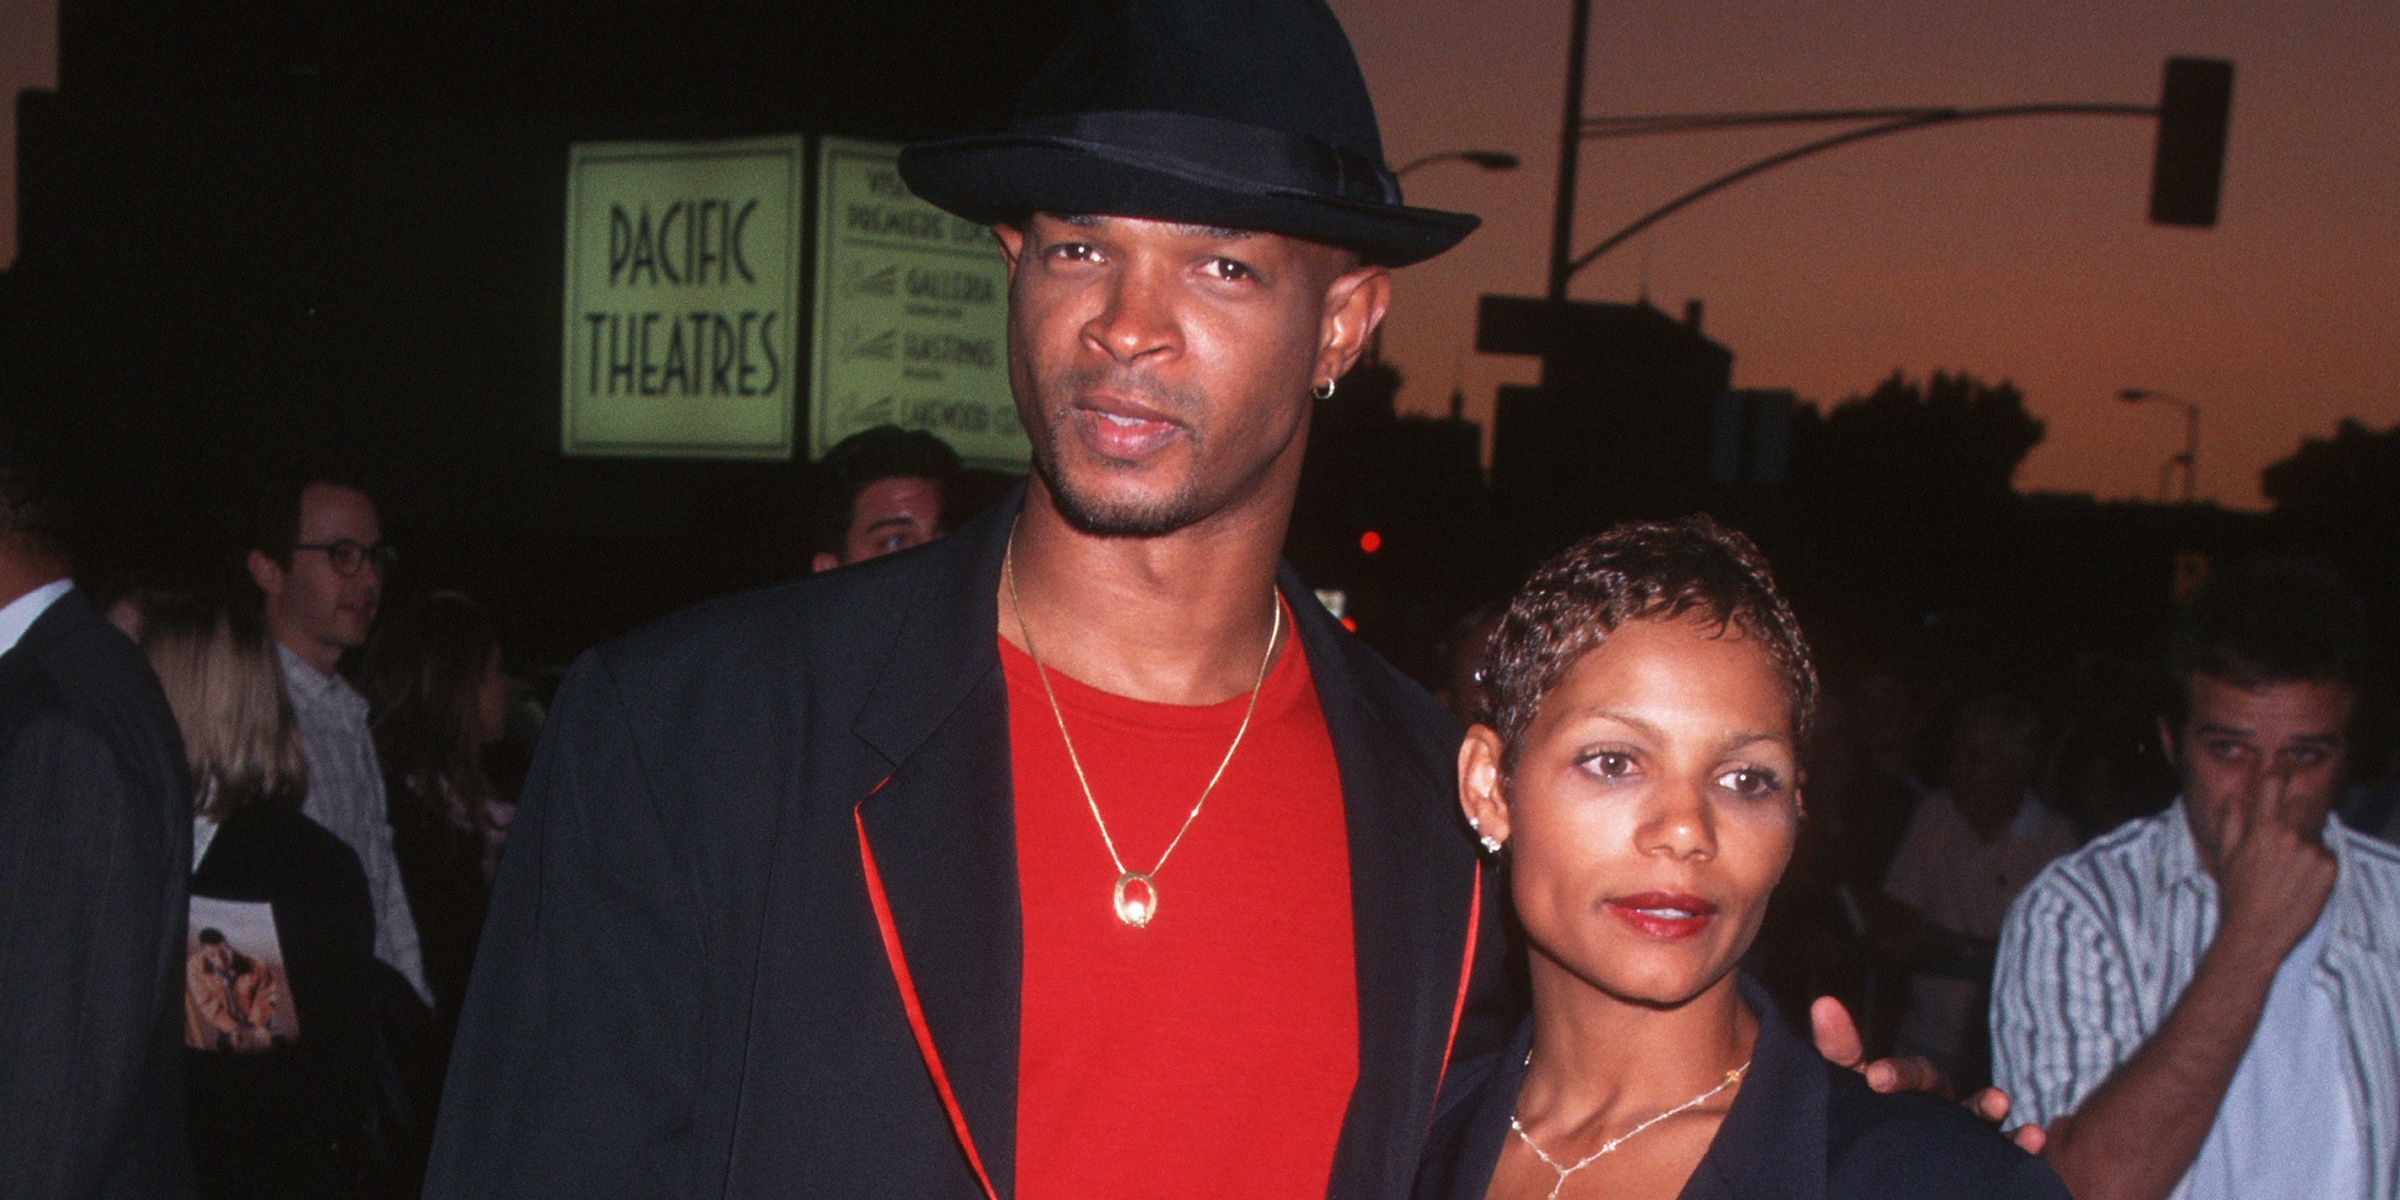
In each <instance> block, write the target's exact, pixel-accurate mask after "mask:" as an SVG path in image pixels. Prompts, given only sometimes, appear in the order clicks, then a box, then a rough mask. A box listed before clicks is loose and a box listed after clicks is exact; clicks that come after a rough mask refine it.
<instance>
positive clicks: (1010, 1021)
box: [427, 493, 1498, 1198]
mask: <svg viewBox="0 0 2400 1200" xmlns="http://www.w3.org/2000/svg"><path fill="white" fill-rule="evenodd" d="M1021 498H1022V494H1021V493H1019V495H1018V496H1016V497H1012V498H1011V499H1010V500H1008V501H1006V502H1004V503H1002V504H1000V505H997V506H995V508H994V510H993V511H991V512H988V513H986V514H985V515H984V516H983V517H981V518H978V519H977V520H976V521H973V522H970V523H969V524H968V526H967V527H965V528H962V529H961V530H959V531H958V532H957V533H955V534H953V535H952V536H950V537H948V538H945V539H942V540H940V541H937V542H934V543H932V544H930V545H928V546H925V547H922V548H920V549H917V550H913V551H908V552H904V553H902V554H898V555H892V556H888V557H885V558H881V559H877V560H874V561H873V562H871V563H868V564H864V565H862V566H860V567H858V568H854V569H849V570H843V571H838V572H831V573H827V574H824V575H817V576H813V577H810V578H808V579H805V580H799V581H795V582H792V583H789V584H785V585H782V586H779V587H774V588H769V589H766V590H763V591H758V592H752V593H749V594H745V595H740V596H734V597H730V598H726V599H723V600H720V601H714V602H711V603H708V604H704V605H701V606H699V607H696V608H694V609H691V610H688V611H686V612H684V613H682V614H679V615H677V616H674V617H670V618H668V619H666V620H664V621H662V622H659V623H658V624H655V625H653V626H651V627H649V628H647V629H645V630H643V631H641V632H638V633H636V634H634V635H633V636H631V637H628V638H625V639H623V640H620V641H618V642H615V643H612V644H610V645H607V646H604V647H601V648H600V649H598V650H595V651H593V652H592V653H590V654H587V655H586V656H584V658H583V659H582V660H581V661H580V662H579V663H578V664H577V665H576V667H575V669H574V670H573V671H572V672H571V673H570V674H569V676H568V678H567V680H566V682H565V683H564V684H563V685H562V686H561V688H560V692H559V696H558V699H557V702H556V704H555V706H554V707H553V710H552V716H551V719H550V725H549V728H548V729H547V730H546V731H545V732H544V735H543V739H542V745H541V748H540V750H539V752H538V753H537V755H536V759H535V763H534V767H533V771H532V775H531V778H530V780H529V782H528V784H527V787H526V791H525V795H524V799H523V803H522V807H521V808H520V809H519V815H518V818H517V822H516V825H515V827H514V828H513V829H512V830H511V832H510V838H509V850H508V855H507V860H506V864H505V865H504V866H503V868H502V870H501V873H500V879H499V881H498V884H497V886H496V888H495V891H494V895H493V900H492V908H491V911H490V915H489V918H488V920H487V922H486V925H485V932H484V937H483V944H482V947H481V950H480V953H479V956H478V958H477V960H476V968H475V973H474V979H473V982H472V984H471V985H470V987H469V993H468V1000H467V1005H466V1011H465V1014H464V1017H463V1020H462V1023H461V1026H460V1030H459V1036H458V1041H457V1046H456V1050H455V1053H454V1055H453V1057H452V1061H451V1067H450V1076H449V1085H448V1088H447V1090H446V1092H445V1094H444V1098H443V1104H442V1113H441V1126H440V1129H439V1132H438V1134H437V1137H436V1144H435V1147H434V1162H433V1167H432V1170H431V1172H430V1175H429V1179H428V1188H427V1191H428V1195H430V1196H433V1197H456V1196H503V1195H504V1196H511V1197H519V1196H522V1197H545V1196H558V1197H568V1196H575V1197H580V1196H584V1195H591V1194H606V1195H612V1196H710V1197H719V1196H730V1197H754V1196H755V1197H767V1196H774V1197H779V1198H780V1197H789V1196H870V1195H871V1196H907V1197H945V1196H946V1197H970V1196H977V1195H981V1194H982V1185H981V1184H979V1183H978V1182H977V1178H976V1175H975V1172H974V1171H973V1169H972V1168H971V1166H970V1164H969V1161H968V1156H967V1154H966V1153H965V1152H964V1149H963V1147H962V1142H961V1138H960V1137H959V1135H958V1134H957V1133H956V1132H955V1131H954V1127H953V1124H952V1121H951V1119H950V1117H949V1115H948V1110H947V1108H946V1105H945V1101H944V1098H943V1096H942V1094H941V1092H940V1090H939V1089H938V1087H937V1085H936V1083H935V1082H934V1076H935V1073H936V1069H937V1068H936V1065H935V1063H933V1062H929V1061H928V1059H927V1058H926V1057H925V1056H922V1055H920V1052H919V1045H918V1040H917V1034H916V1032H915V1030H914V1029H912V1025H911V1019H910V1018H911V1014H910V1013H909V1011H908V1009H907V1008H906V1007H905V1005H904V1002H903V993H902V990H901V987H900V985H899V984H898V983H897V982H896V976H897V975H898V973H899V972H898V971H897V970H896V968H895V961H896V960H897V961H904V962H905V964H906V969H907V973H908V975H909V976H910V977H911V979H912V980H913V984H914V988H913V991H914V996H915V999H916V1001H917V1004H918V1006H919V1012H920V1013H921V1016H922V1020H923V1029H924V1032H925V1035H926V1037H927V1039H928V1040H929V1042H930V1045H931V1047H932V1057H933V1059H935V1060H938V1071H939V1073H940V1074H941V1076H942V1077H943V1078H945V1079H946V1081H947V1083H948V1085H949V1089H950V1094H951V1097H952V1098H953V1099H954V1101H955V1104H956V1109H957V1112H958V1114H959V1119H960V1121H961V1122H962V1124H963V1127H964V1129H965V1131H966V1138H967V1139H969V1140H971V1142H972V1145H973V1150H974V1153H975V1155H976V1156H977V1157H978V1158H979V1159H980V1162H981V1164H982V1166H983V1167H984V1168H985V1170H986V1173H987V1174H988V1176H989V1177H990V1179H991V1182H992V1185H993V1188H994V1190H995V1192H996V1193H997V1194H998V1195H999V1196H1002V1197H1007V1196H1010V1195H1011V1194H1012V1192H1013V1185H1012V1178H1013V1171H1012V1170H1011V1164H1012V1161H1013V1157H1014V1149H1015V1146H1014V1142H1015V1128H1014V1121H1015V1103H1016V1090H1017V1082H1016V1066H1017V1033H1018V1001H1019V992H1020V959H1021V953H1020V952H1021V947H1020V944H1019V938H1020V930H1019V918H1018V898H1017V890H1016V864H1015V843H1014V835H1013V832H1012V820H1013V807H1012V802H1011V797H1010V786H1011V784H1010V769H1009V754H1008V744H1009V743H1008V713H1007V690H1006V686H1005V684H1004V682H1003V679H1002V676H1001V670H1000V663H999V654H998V650H997V646H996V639H997V637H998V628H997V616H996V612H995V603H994V601H995V597H996V596H997V595H998V588H999V578H1000V561H1001V553H1002V549H1003V547H1004V544H1005V541H1006V537H1007V534H1008V528H1009V523H1010V521H1011V520H1012V519H1013V517H1014V515H1015V513H1016V510H1017V507H1018V505H1019V503H1021ZM1280 586H1281V587H1282V588H1283V591H1284V593H1285V595H1286V597H1287V599H1288V600H1289V601H1290V605H1291V609H1292V611H1293V613H1294V614H1295V619H1296V630H1297V633H1298V637H1299V644H1300V646H1301V648H1302V649H1303V651H1304V652H1305V653H1306V654H1307V655H1308V663H1309V669H1310V671H1311V672H1312V674H1313V676H1314V679H1315V684H1316V688H1317V691H1318V694H1319V697H1320V700H1321V703H1322V706H1323V709H1324V715H1325V723H1326V727H1327V730H1328V732H1329V733H1330V735H1331V738H1332V742H1333V746H1334V753H1335V756H1336V759H1337V760H1338V762H1339V765H1340V773H1341V779H1342V789H1343V794H1344V813H1345V815H1346V818H1347V822H1348V827H1349V850H1350V870H1351V881H1352V882H1351V889H1352V895H1353V915H1352V923H1353V927H1354V930H1355V937H1356V957H1357V964H1358V968H1357V969H1358V994H1359V1038H1360V1055H1359V1063H1360V1067H1359V1079H1358V1085H1357V1088H1356V1090H1355V1092H1354V1094H1353V1097H1352V1100H1351V1103H1350V1108H1349V1110H1348V1113H1347V1115H1346V1118H1345V1121H1344V1124H1343V1128H1342V1135H1341V1139H1340V1143H1339V1147H1338V1150H1337V1152H1336V1156H1335V1162H1334V1168H1333V1174H1334V1179H1333V1186H1332V1189H1331V1190H1332V1192H1333V1193H1334V1194H1338V1195H1344V1196H1396V1195H1399V1194H1400V1193H1402V1192H1404V1191H1405V1190H1406V1188H1407V1186H1408V1180H1409V1178H1410V1177H1411V1175H1412V1174H1413V1172H1414V1171H1415V1164H1416V1159H1417V1152H1418V1148H1419V1145H1420V1142H1421V1139H1422V1136H1423V1132H1424V1129H1425V1123H1426V1121H1427V1120H1428V1119H1429V1118H1430V1116H1431V1114H1432V1111H1433V1101H1434V1097H1435V1094H1436V1092H1437V1089H1438V1086H1439V1084H1438V1081H1439V1079H1440V1074H1441V1070H1442V1065H1443V1057H1444V1051H1445V1047H1446V1045H1447V1044H1448V1042H1449V1039H1450V1036H1451V1031H1452V1028H1453V1023H1454V1019H1455V1017H1456V1014H1457V1012H1458V1009H1459V1004H1460V1000H1461V991H1462V968H1463V966H1464V963H1463V962H1462V957H1463V956H1464V955H1466V954H1467V953H1468V950H1469V947H1470V944H1471V941H1472V943H1473V944H1474V945H1476V946H1478V947H1479V948H1480V956H1481V957H1483V958H1487V959H1490V958H1494V957H1495V956H1496V952H1497V949H1498V946H1497V938H1496V936H1495V935H1493V934H1492V933H1491V932H1490V931H1489V930H1488V928H1487V929H1483V930H1482V931H1481V932H1479V933H1477V934H1476V935H1475V936H1474V937H1473V938H1472V939H1471V936H1470V932H1471V927H1472V926H1474V925H1476V924H1477V922H1475V921H1474V920H1473V919H1472V918H1471V914H1472V913H1474V912H1476V911H1477V896H1478V887H1477V881H1478V878H1479V873H1478V871H1477V868H1476V865H1475V861H1474V857H1473V854H1472V852H1471V849H1470V843H1469V842H1468V840H1467V839H1466V837H1465V834H1464V830H1463V829H1462V828H1461V822H1460V821H1459V818H1458V815H1457V810H1456V806H1455V803H1454V801H1453V799H1452V797H1453V794H1454V785H1453V783H1452V778H1453V773H1454V770H1455V767H1454V764H1453V756H1454V755H1455V753H1456V748H1457V744H1458V728H1457V726H1456V724H1455V722H1453V721H1452V720H1451V719H1450V717H1449V716H1448V715H1447V714H1446V713H1444V712H1443V711H1442V710H1441V709H1440V708H1439V707H1438V706H1436V705H1434V704H1433V703H1432V701H1431V700H1430V699H1429V698H1427V697H1426V696H1425V695H1424V693H1423V692H1422V691H1420V690H1419V689H1417V688H1416V687H1415V686H1414V685H1413V684H1410V683H1408V682H1407V681H1406V680H1404V679H1402V678H1401V677H1400V676H1399V675H1398V674H1397V673H1395V672H1393V671H1392V670H1391V669H1390V668H1389V667H1387V666H1386V665H1385V664H1384V663H1383V662H1382V661H1381V660H1380V659H1378V658H1377V657H1376V656H1375V655H1374V654H1373V653H1372V652H1371V651H1369V650H1367V649H1366V648H1365V647H1363V646H1362V645H1360V644H1359V643H1358V642H1357V641H1356V640H1354V639H1352V638H1350V637H1349V636H1347V635H1346V634H1345V633H1343V632H1342V631H1341V630H1340V629H1339V626H1338V625H1337V624H1336V623H1335V622H1334V621H1333V620H1332V619H1331V618H1330V617H1329V616H1328V615H1327V614H1326V613H1325V612H1324V610H1323V609H1322V608H1321V607H1320V606H1319V605H1317V604H1316V603H1315V602H1314V600H1313V598H1312V597H1311V596H1310V594H1309V593H1308V592H1306V591H1305V590H1302V589H1301V588H1300V586H1299V584H1298V581H1297V580H1296V579H1295V578H1293V577H1292V576H1291V575H1290V573H1289V572H1288V571H1287V572H1286V573H1285V574H1284V576H1283V578H1282V579H1281V581H1280ZM870 860H871V861H872V863H873V865H874V870H875V871H876V872H877V874H878V877H879V879H880V882H881V886H882V893H883V898H884V900H885V903H886V912H887V914H888V918H889V921H890V926H891V928H892V930H893V933H894V944H893V945H892V946H890V947H888V949H889V950H890V951H891V952H892V953H891V954H890V955H887V946H886V944H885V940H884V936H883V932H882V927H881V926H880V925H879V922H878V916H877V912H876V908H877V905H876V901H875V898H874V897H873V896H872V895H871V893H870V889H869V887H868V884H867V869H868V868H867V864H868V862H869V861H870ZM1480 911H1481V914H1482V916H1483V918H1485V920H1484V921H1483V922H1481V923H1482V924H1485V925H1488V918H1489V917H1490V916H1491V915H1492V911H1493V906H1492V905H1488V904H1486V905H1482V906H1481V909H1480ZM1479 977H1480V976H1479Z"/></svg>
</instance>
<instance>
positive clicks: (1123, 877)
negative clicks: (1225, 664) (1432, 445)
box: [1000, 529, 1540, 1154]
mask: <svg viewBox="0 0 2400 1200" xmlns="http://www.w3.org/2000/svg"><path fill="white" fill-rule="evenodd" d="M1016 555H1017V531H1016V530H1014V529H1011V530H1009V531H1008V548H1007V549H1006V550H1004V551H1002V552H1001V555H1000V575H1001V577H1002V578H1003V579H1005V580H1007V581H1008V607H1009V610H1010V611H1012V612H1014V613H1015V614H1016V616H1017V632H1018V633H1019V634H1021V635H1022V636H1023V637H1024V638H1025V657H1027V658H1030V659H1032V660H1033V673H1034V676H1035V677H1036V678H1038V679H1040V680H1041V681H1042V694H1043V695H1045V696H1048V697H1049V698H1050V716H1051V719H1052V720H1055V721H1057V722H1058V740H1060V741H1062V742H1065V743H1066V745H1067V764H1068V765H1069V766H1072V767H1074V768H1075V782H1076V783H1078V784H1080V785H1082V787H1083V802H1084V803H1085V804H1088V805H1090V806H1091V809H1092V824H1094V825H1097V826H1099V827H1100V844H1101V845H1103V846H1106V847H1108V861H1110V862H1112V863H1115V864H1116V866H1117V887H1116V891H1115V893H1114V894H1113V897H1114V900H1115V903H1116V908H1117V919H1118V920H1120V921H1123V922H1125V923H1126V924H1127V925H1131V926H1132V927H1134V928H1135V929H1140V928H1142V927H1143V926H1145V925H1148V924H1149V923H1150V918H1152V917H1155V916H1157V915H1158V881H1157V880H1156V878H1154V877H1155V876H1156V875H1157V874H1158V872H1159V869H1160V868H1162V867H1164V866H1166V865H1167V856H1168V855H1170V854H1173V853H1175V847H1177V846H1180V845H1182V844H1183V835H1184V834H1185V833H1186V832H1188V831H1189V830H1190V829H1191V827H1192V822H1193V821H1196V820H1198V819H1199V818H1200V809H1201V806H1202V805H1205V804H1207V803H1208V794H1209V793H1210V792H1213V791H1215V790H1217V781H1218V780H1220V779H1223V778H1224V777H1225V768H1227V767H1229V766H1232V765H1233V752H1234V751H1236V750H1239V749H1241V748H1242V735H1243V734H1245V733H1248V732H1250V718H1251V717H1253V716H1255V715H1257V713H1258V693H1259V692H1260V690H1261V689H1262V687H1263V685H1265V683H1266V682H1267V667H1268V666H1269V665H1270V664H1272V663H1273V662H1274V661H1275V642H1276V641H1277V639H1279V638H1281V637H1282V636H1283V601H1282V599H1281V598H1280V597H1279V598H1277V600H1276V601H1275V609H1274V622H1275V623H1274V625H1273V626H1272V627H1271V628H1269V629H1268V631H1267V652H1266V655H1265V656H1264V657H1262V658H1260V659H1259V661H1258V678H1256V679H1254V680H1252V681H1251V682H1250V705H1249V707H1247V708H1245V709H1243V710H1242V723H1241V726H1240V727H1239V728H1237V729H1235V730H1234V731H1233V744H1232V745H1230V746H1227V747H1225V757H1224V758H1223V759H1220V760H1219V761H1218V762H1217V770H1216V774H1213V775H1211V776H1209V777H1208V785H1207V786H1206V787H1203V788H1201V789H1200V798H1199V799H1198V800H1196V801H1193V802H1192V811H1191V812H1190V813H1188V814H1186V815H1185V816H1184V818H1183V827H1182V828H1180V829H1177V830H1176V831H1175V838H1174V840H1173V841H1170V842H1168V843H1167V848H1166V850H1165V851H1164V852H1162V853H1160V854H1159V856H1158V861H1157V862H1156V863H1153V864H1151V867H1150V869H1149V870H1147V871H1135V870H1130V869H1128V868H1127V867H1126V866H1125V860H1124V858H1123V857H1121V856H1119V855H1118V854H1117V841H1116V839H1115V838H1112V837H1110V836H1108V822H1107V821H1106V820H1104V819H1102V818H1101V816H1100V802H1099V801H1098V800H1095V799H1093V798H1092V781H1091V780H1089V779H1086V778H1084V774H1083V760H1082V759H1081V758H1079V757H1077V756H1076V753H1075V739H1074V738H1072V737H1069V736H1068V735H1067V715H1066V713H1065V712H1063V711H1061V710H1060V708H1059V706H1058V693H1057V692H1056V691H1055V690H1053V689H1052V688H1051V686H1050V672H1049V671H1048V669H1046V668H1045V667H1043V666H1042V656H1041V655H1040V654H1039V653H1037V652H1035V650H1034V648H1033V630H1032V629H1031V628H1030V627H1028V626H1027V625H1026V624H1025V606H1024V605H1023V604H1021V603H1019V602H1018V600H1017V559H1016ZM1535 1153H1537V1154H1538V1153H1540V1151H1538V1150H1537V1151H1535Z"/></svg>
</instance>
